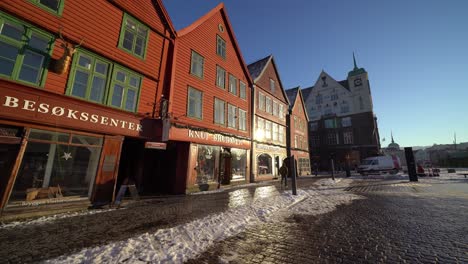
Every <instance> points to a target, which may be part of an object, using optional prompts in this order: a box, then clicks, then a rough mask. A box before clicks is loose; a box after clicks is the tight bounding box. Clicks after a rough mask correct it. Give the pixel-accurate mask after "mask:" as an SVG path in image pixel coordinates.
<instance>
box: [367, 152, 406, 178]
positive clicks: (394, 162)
mask: <svg viewBox="0 0 468 264" xmlns="http://www.w3.org/2000/svg"><path fill="white" fill-rule="evenodd" d="M400 170H401V163H400V158H398V157H397V156H394V155H392V156H376V157H369V158H366V159H364V160H363V161H362V163H361V165H360V166H359V167H358V172H359V173H361V175H365V174H373V173H379V172H389V173H391V174H397V173H398V172H399V171H400Z"/></svg>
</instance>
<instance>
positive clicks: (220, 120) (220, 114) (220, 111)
mask: <svg viewBox="0 0 468 264" xmlns="http://www.w3.org/2000/svg"><path fill="white" fill-rule="evenodd" d="M224 116H225V114H224V101H223V100H219V99H218V98H215V105H214V122H215V123H216V124H220V125H224V124H225V123H226V122H225V121H224Z"/></svg>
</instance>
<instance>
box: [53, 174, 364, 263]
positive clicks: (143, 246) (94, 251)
mask: <svg viewBox="0 0 468 264" xmlns="http://www.w3.org/2000/svg"><path fill="white" fill-rule="evenodd" d="M349 182H350V180H343V181H342V182H341V184H340V185H345V186H346V185H347V184H348V183H349ZM335 183H336V182H333V181H330V180H329V179H324V180H322V181H321V187H322V189H317V190H299V191H298V195H297V196H293V195H292V194H291V193H290V192H283V193H281V194H279V195H276V196H269V197H258V198H257V199H254V202H252V203H251V204H249V205H244V206H239V207H235V208H231V209H229V210H227V211H225V212H223V213H218V214H212V215H209V216H207V217H204V218H201V219H196V220H194V221H192V222H189V223H187V224H184V225H180V226H176V227H173V228H167V229H160V230H158V231H156V232H155V233H151V234H150V233H145V234H143V235H140V236H136V237H133V238H130V239H128V240H125V241H119V242H115V243H111V244H108V245H103V246H98V247H94V248H86V249H83V250H82V251H80V252H78V253H76V254H73V255H69V256H61V257H59V258H56V259H52V260H48V261H46V263H102V262H104V263H121V262H127V263H140V262H157V263H183V262H184V261H186V260H188V259H191V258H194V257H196V256H197V255H198V254H200V253H202V252H204V251H205V250H206V249H208V247H210V246H211V245H213V244H214V242H216V241H220V240H223V239H226V238H228V237H230V236H234V235H236V234H238V233H240V232H242V231H244V230H246V229H247V228H248V227H251V226H253V225H256V224H260V223H263V222H265V221H278V220H281V219H282V217H285V216H288V215H290V214H291V213H292V212H294V213H302V214H304V213H310V214H320V213H326V212H329V211H332V210H334V209H335V208H336V206H337V205H338V204H341V203H348V202H350V201H351V200H353V199H359V198H361V197H358V196H355V195H350V194H347V193H344V192H343V191H339V190H337V189H336V188H330V189H325V188H326V187H327V186H330V185H333V184H335ZM260 188H265V190H264V191H266V192H268V191H271V190H267V189H268V188H271V189H272V190H273V189H274V188H275V187H273V186H265V187H260ZM260 188H259V189H260Z"/></svg>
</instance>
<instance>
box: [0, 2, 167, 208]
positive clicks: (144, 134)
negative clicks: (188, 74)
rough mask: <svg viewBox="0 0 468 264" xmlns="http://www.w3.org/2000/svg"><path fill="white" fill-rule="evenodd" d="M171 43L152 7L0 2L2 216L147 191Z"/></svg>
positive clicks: (160, 12) (162, 16)
mask: <svg viewBox="0 0 468 264" xmlns="http://www.w3.org/2000/svg"><path fill="white" fill-rule="evenodd" d="M174 39H175V31H174V30H173V27H172V26H171V21H170V20H169V18H168V16H167V13H166V11H165V9H164V7H163V5H162V3H161V1H160V0H155V1H152V0H138V1H124V0H114V1H106V0H83V1H68V0H67V1H65V0H54V1H50V0H49V1H42V0H31V1H18V0H3V1H0V199H1V200H0V203H1V204H0V205H1V208H2V211H9V210H11V211H14V210H15V209H20V210H21V209H22V208H24V207H25V206H27V207H30V208H36V209H38V210H42V209H43V208H44V207H46V208H47V206H48V204H56V203H61V202H72V201H79V202H83V201H88V199H90V200H91V201H93V202H109V201H111V200H112V198H113V193H114V191H115V188H116V187H117V182H121V181H122V180H123V179H124V178H127V177H128V178H130V180H133V181H134V182H135V183H136V184H137V186H143V185H144V183H145V181H149V182H151V176H150V175H152V174H155V173H156V172H157V169H158V168H155V167H151V168H147V166H143V165H142V163H143V162H146V163H151V162H152V161H153V160H155V159H157V158H158V155H160V154H158V151H157V150H156V151H155V150H150V149H147V150H145V142H147V141H160V140H161V133H162V130H161V121H160V118H159V117H160V111H158V109H159V108H160V107H159V102H161V95H162V94H163V93H164V92H167V90H168V88H169V81H170V78H169V77H170V63H168V62H171V61H172V51H173V43H174ZM148 161H149V162H148ZM119 163H120V167H119ZM152 166H153V165H152ZM119 168H120V171H119ZM118 175H119V176H118ZM117 176H118V178H117ZM147 186H150V185H147Z"/></svg>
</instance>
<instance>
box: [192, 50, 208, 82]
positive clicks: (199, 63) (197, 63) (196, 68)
mask: <svg viewBox="0 0 468 264" xmlns="http://www.w3.org/2000/svg"><path fill="white" fill-rule="evenodd" d="M204 65H205V58H203V56H202V55H200V53H198V52H196V51H194V50H192V55H191V59H190V74H191V75H193V76H196V77H198V78H201V79H203V72H204V67H205V66H204Z"/></svg>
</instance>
